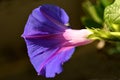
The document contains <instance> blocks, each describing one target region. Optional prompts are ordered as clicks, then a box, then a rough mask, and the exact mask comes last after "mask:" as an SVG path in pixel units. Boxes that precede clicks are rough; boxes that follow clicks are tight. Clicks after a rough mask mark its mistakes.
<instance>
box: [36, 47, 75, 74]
mask: <svg viewBox="0 0 120 80" xmlns="http://www.w3.org/2000/svg"><path fill="white" fill-rule="evenodd" d="M71 48H73V47H61V48H59V49H58V50H57V51H56V52H55V53H53V54H52V55H51V56H50V57H49V58H48V59H47V60H45V61H44V62H43V63H42V65H41V66H40V72H41V71H42V69H43V67H44V66H45V65H46V64H47V63H49V62H50V61H51V60H52V59H53V58H54V57H55V56H57V55H59V54H60V53H61V52H62V51H67V50H69V49H71ZM64 56H66V55H65V54H64ZM62 58H63V57H61V59H62ZM65 61H66V60H65ZM62 64H63V63H62ZM40 72H38V75H40Z"/></svg>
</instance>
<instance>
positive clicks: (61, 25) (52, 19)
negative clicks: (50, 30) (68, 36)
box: [41, 10, 68, 29]
mask: <svg viewBox="0 0 120 80" xmlns="http://www.w3.org/2000/svg"><path fill="white" fill-rule="evenodd" d="M41 13H42V14H43V15H44V16H45V17H46V18H48V19H49V20H50V21H51V22H53V23H54V24H56V25H57V26H59V27H61V28H63V29H67V28H68V27H66V26H65V25H64V24H62V23H60V22H59V21H57V20H55V19H54V18H52V17H51V16H49V15H47V14H46V13H45V11H44V10H41Z"/></svg>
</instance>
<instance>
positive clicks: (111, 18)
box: [104, 0, 120, 25]
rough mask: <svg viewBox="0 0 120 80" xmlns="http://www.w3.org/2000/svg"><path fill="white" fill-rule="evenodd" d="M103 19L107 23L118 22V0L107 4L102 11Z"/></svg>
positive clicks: (119, 9) (119, 21)
mask: <svg viewBox="0 0 120 80" xmlns="http://www.w3.org/2000/svg"><path fill="white" fill-rule="evenodd" d="M104 19H105V22H106V23H107V24H110V25H111V23H114V24H120V0H115V1H114V3H113V4H111V5H110V6H107V7H106V8H105V11H104Z"/></svg>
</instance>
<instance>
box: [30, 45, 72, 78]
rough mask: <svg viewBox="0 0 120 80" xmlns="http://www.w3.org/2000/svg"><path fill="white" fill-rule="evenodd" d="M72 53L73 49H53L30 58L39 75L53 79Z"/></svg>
mask: <svg viewBox="0 0 120 80" xmlns="http://www.w3.org/2000/svg"><path fill="white" fill-rule="evenodd" d="M73 52H74V48H71V47H66V48H65V47H64V48H54V49H50V50H47V51H45V53H44V54H41V55H38V56H36V57H34V58H32V59H31V62H32V64H33V66H34V67H35V69H36V71H37V72H38V74H39V75H43V76H46V77H55V74H59V73H60V72H61V71H62V64H63V63H64V62H65V61H67V60H68V59H69V58H70V57H71V56H72V54H73Z"/></svg>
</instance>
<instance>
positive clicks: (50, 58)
mask: <svg viewBox="0 0 120 80" xmlns="http://www.w3.org/2000/svg"><path fill="white" fill-rule="evenodd" d="M68 21H69V17H68V15H67V14H66V12H65V11H64V10H63V9H62V8H60V7H58V6H55V5H50V4H45V5H42V6H40V7H38V8H36V9H34V10H33V11H32V13H31V14H30V16H29V18H28V21H27V23H26V26H25V29H24V32H23V34H22V37H23V38H24V39H25V42H26V45H27V49H28V55H29V58H30V61H31V63H32V65H33V66H34V68H35V70H36V71H37V73H38V75H43V76H45V77H55V75H56V74H59V73H61V72H62V65H63V63H64V62H66V61H68V60H69V59H70V58H71V56H72V54H73V52H74V48H75V47H76V46H80V45H85V44H88V43H90V42H91V40H90V39H87V36H88V35H90V34H91V32H90V31H89V30H87V29H81V30H73V29H70V27H68V26H66V24H68Z"/></svg>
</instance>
